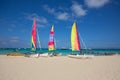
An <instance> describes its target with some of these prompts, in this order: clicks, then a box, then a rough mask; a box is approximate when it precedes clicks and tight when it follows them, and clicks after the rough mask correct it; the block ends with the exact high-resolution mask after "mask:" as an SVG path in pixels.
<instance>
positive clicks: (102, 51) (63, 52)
mask: <svg viewBox="0 0 120 80" xmlns="http://www.w3.org/2000/svg"><path fill="white" fill-rule="evenodd" d="M30 52H31V49H30V48H0V55H4V54H10V53H16V54H17V53H20V54H24V53H26V54H28V53H30ZM36 52H37V53H39V54H42V53H45V52H49V51H48V49H45V48H44V49H37V51H36ZM54 52H55V53H59V54H61V55H63V56H66V55H68V54H93V55H96V56H97V55H112V54H120V49H88V50H86V49H82V50H81V51H80V52H79V51H74V52H72V51H71V50H70V49H57V50H55V51H54Z"/></svg>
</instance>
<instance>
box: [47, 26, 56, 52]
mask: <svg viewBox="0 0 120 80" xmlns="http://www.w3.org/2000/svg"><path fill="white" fill-rule="evenodd" d="M48 49H49V51H52V50H54V49H55V46H54V25H52V29H51V31H50V37H49V42H48Z"/></svg>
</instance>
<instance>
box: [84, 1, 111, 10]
mask: <svg viewBox="0 0 120 80" xmlns="http://www.w3.org/2000/svg"><path fill="white" fill-rule="evenodd" d="M109 1H110V0H85V4H86V5H87V6H88V7H89V8H100V7H102V6H104V5H105V4H107V3H108V2H109Z"/></svg>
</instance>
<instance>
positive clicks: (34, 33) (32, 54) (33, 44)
mask: <svg viewBox="0 0 120 80" xmlns="http://www.w3.org/2000/svg"><path fill="white" fill-rule="evenodd" d="M36 46H37V29H36V18H34V21H33V26H32V37H31V52H30V53H28V54H26V56H28V57H39V54H38V53H37V52H36Z"/></svg>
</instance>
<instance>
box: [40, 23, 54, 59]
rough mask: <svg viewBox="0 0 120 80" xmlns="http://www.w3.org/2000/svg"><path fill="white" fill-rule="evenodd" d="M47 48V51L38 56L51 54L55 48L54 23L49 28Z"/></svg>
mask: <svg viewBox="0 0 120 80" xmlns="http://www.w3.org/2000/svg"><path fill="white" fill-rule="evenodd" d="M48 50H49V52H46V53H43V54H40V56H43V57H45V56H52V55H53V52H54V50H55V43H54V25H52V28H51V30H50V36H49V42H48Z"/></svg>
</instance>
